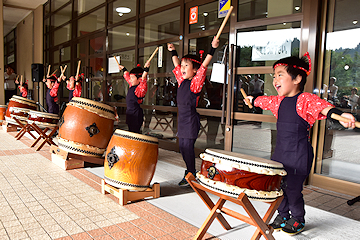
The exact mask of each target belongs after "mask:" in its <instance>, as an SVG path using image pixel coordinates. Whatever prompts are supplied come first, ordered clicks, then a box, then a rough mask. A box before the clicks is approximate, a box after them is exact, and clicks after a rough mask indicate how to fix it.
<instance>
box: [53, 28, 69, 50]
mask: <svg viewBox="0 0 360 240" xmlns="http://www.w3.org/2000/svg"><path fill="white" fill-rule="evenodd" d="M70 37H71V26H70V24H67V25H65V26H63V27H61V28H60V29H57V30H55V31H54V45H55V46H56V45H58V44H61V43H64V42H67V41H70Z"/></svg>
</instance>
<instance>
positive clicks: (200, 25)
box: [189, 1, 230, 33]
mask: <svg viewBox="0 0 360 240" xmlns="http://www.w3.org/2000/svg"><path fill="white" fill-rule="evenodd" d="M218 4H219V3H218V1H215V2H212V3H208V4H204V5H200V6H199V9H198V12H199V13H198V21H197V23H194V24H190V25H189V33H194V32H201V31H205V30H211V29H218V28H219V27H220V25H221V23H222V21H223V18H218ZM229 24H230V23H229V21H228V22H227V24H226V26H229Z"/></svg>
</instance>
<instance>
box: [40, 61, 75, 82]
mask: <svg viewBox="0 0 360 240" xmlns="http://www.w3.org/2000/svg"><path fill="white" fill-rule="evenodd" d="M80 65H81V60H79V61H78V66H77V70H76V75H75V81H78V80H79V72H80ZM66 68H67V65H65V66H64V68H63V66H61V65H60V70H61V74H60V76H59V79H60V81H61V79H62V77H63V76H64V73H65V71H66ZM50 69H51V65H49V66H48V71H47V75H46V77H50V76H52V75H54V74H55V73H56V72H57V71H58V69H55V71H54V72H53V73H52V74H51V75H49V74H50Z"/></svg>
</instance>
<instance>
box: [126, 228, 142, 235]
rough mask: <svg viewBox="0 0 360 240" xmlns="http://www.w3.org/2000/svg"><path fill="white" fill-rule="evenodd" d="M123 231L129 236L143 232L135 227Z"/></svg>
mask: <svg viewBox="0 0 360 240" xmlns="http://www.w3.org/2000/svg"><path fill="white" fill-rule="evenodd" d="M124 231H125V232H126V233H128V234H129V235H130V236H135V235H139V234H142V233H144V231H143V230H141V229H140V228H137V227H133V228H127V229H124Z"/></svg>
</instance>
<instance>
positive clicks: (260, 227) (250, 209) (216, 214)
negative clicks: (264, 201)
mask: <svg viewBox="0 0 360 240" xmlns="http://www.w3.org/2000/svg"><path fill="white" fill-rule="evenodd" d="M185 179H186V180H187V181H188V182H189V184H190V186H191V187H192V188H193V189H194V191H195V192H196V193H197V194H198V195H199V197H200V198H201V199H202V200H203V201H204V203H205V204H206V206H207V207H208V208H209V209H210V214H209V216H208V217H207V218H206V220H205V222H204V223H203V225H202V226H201V228H200V229H199V230H198V232H197V233H196V235H195V237H194V239H202V238H203V237H204V235H205V233H206V231H207V230H208V229H209V227H210V225H211V224H212V222H213V221H214V219H215V218H217V220H218V221H219V222H220V224H221V226H223V228H225V229H226V230H230V229H232V227H231V226H230V225H229V223H228V222H227V221H226V219H225V218H224V216H223V215H222V214H223V213H224V214H227V215H229V216H231V217H234V218H236V219H238V220H241V221H243V222H246V223H248V224H250V225H253V226H255V227H257V230H256V231H255V233H254V235H253V236H252V238H251V239H260V237H261V235H263V236H264V237H265V239H268V240H274V239H275V238H274V237H273V235H272V233H273V231H274V229H273V228H272V227H270V226H268V223H269V221H270V220H271V218H272V216H273V215H274V213H275V211H276V209H277V208H278V206H279V205H280V203H281V201H282V199H283V196H281V197H278V198H277V199H276V200H275V201H273V202H270V203H269V204H270V207H269V209H268V210H267V212H266V214H265V215H264V217H263V218H261V217H260V215H259V214H258V212H257V211H256V209H255V208H254V206H253V205H252V204H251V202H250V201H249V199H248V197H247V196H246V194H245V193H241V194H240V195H239V197H238V198H233V197H229V196H227V195H224V194H221V193H218V192H215V191H213V190H210V189H208V188H206V187H204V186H202V185H200V183H198V182H197V181H196V179H195V177H194V175H192V173H188V174H187V175H186V177H185ZM207 192H208V193H211V194H214V195H216V196H218V197H220V199H219V200H218V201H217V203H216V204H214V203H213V202H212V200H211V199H210V197H209V196H208V194H207ZM226 201H230V202H233V203H235V204H238V205H240V206H242V207H243V208H244V210H245V211H246V212H247V214H248V215H249V216H244V215H242V214H239V213H237V212H235V211H233V210H230V209H228V208H225V207H223V206H224V204H225V202H226Z"/></svg>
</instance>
